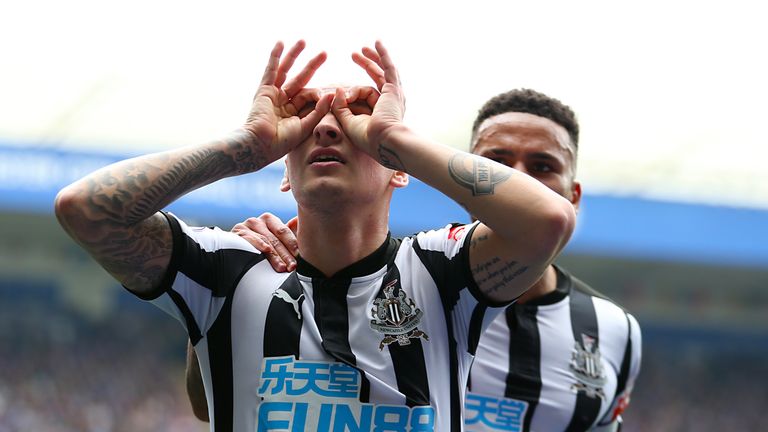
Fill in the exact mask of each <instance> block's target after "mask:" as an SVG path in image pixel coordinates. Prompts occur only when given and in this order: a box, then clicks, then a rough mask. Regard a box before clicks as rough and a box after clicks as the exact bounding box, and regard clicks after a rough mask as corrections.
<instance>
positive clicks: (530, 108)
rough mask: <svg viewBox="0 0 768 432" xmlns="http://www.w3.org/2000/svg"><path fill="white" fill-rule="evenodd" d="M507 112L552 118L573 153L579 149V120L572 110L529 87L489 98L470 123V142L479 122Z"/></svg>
mask: <svg viewBox="0 0 768 432" xmlns="http://www.w3.org/2000/svg"><path fill="white" fill-rule="evenodd" d="M507 112H521V113H528V114H533V115H537V116H539V117H544V118H548V119H550V120H552V121H553V122H555V123H557V124H559V125H560V126H562V127H563V128H564V129H565V130H566V131H567V132H568V136H570V138H571V145H573V150H574V154H575V152H576V151H578V149H579V122H578V121H577V120H576V114H574V112H573V110H572V109H571V108H570V107H569V106H568V105H565V104H564V103H562V102H560V101H559V100H558V99H555V98H552V97H549V96H547V95H545V94H544V93H539V92H537V91H536V90H531V89H515V90H510V91H508V92H505V93H501V94H498V95H496V96H494V97H492V98H491V99H489V100H488V101H487V102H486V103H485V104H484V105H483V106H482V108H480V110H479V111H478V113H477V118H475V122H474V124H473V125H472V142H473V143H474V138H475V134H477V129H478V128H479V127H480V124H481V123H483V122H484V121H485V120H486V119H488V118H490V117H493V116H496V115H499V114H504V113H507Z"/></svg>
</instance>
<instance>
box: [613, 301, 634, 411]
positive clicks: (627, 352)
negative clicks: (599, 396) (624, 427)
mask: <svg viewBox="0 0 768 432" xmlns="http://www.w3.org/2000/svg"><path fill="white" fill-rule="evenodd" d="M625 315H626V313H625ZM626 317H627V346H626V348H624V358H623V359H622V360H621V369H619V375H618V376H617V377H616V397H621V393H623V392H624V389H625V388H627V381H628V380H629V367H630V363H631V362H632V321H631V320H630V319H629V315H626Z"/></svg>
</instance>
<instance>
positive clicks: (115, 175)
mask: <svg viewBox="0 0 768 432" xmlns="http://www.w3.org/2000/svg"><path fill="white" fill-rule="evenodd" d="M303 49H304V42H303V41H299V42H298V43H297V44H296V45H294V46H293V47H292V48H291V49H290V50H289V51H288V53H287V54H286V56H285V58H283V59H282V61H281V56H282V51H283V45H282V43H280V42H278V43H277V44H276V45H275V47H274V49H273V50H272V53H271V56H270V59H269V62H268V64H267V68H266V70H265V72H264V76H263V78H262V81H261V85H260V86H259V89H258V91H257V93H256V96H255V97H254V99H253V105H252V107H251V112H250V115H249V117H248V120H247V121H246V123H245V125H244V126H243V128H242V129H241V130H239V131H237V132H235V133H233V134H231V135H230V136H229V137H227V138H225V139H223V140H219V141H216V142H213V143H210V144H206V145H202V146H196V147H188V148H183V149H180V150H174V151H169V152H163V153H156V154H150V155H146V156H141V157H137V158H134V159H129V160H125V161H122V162H118V163H115V164H113V165H110V166H107V167H105V168H102V169H100V170H98V171H96V172H94V173H92V174H90V175H88V176H86V177H85V178H83V179H81V180H78V181H76V182H75V183H73V184H71V185H69V186H67V187H66V188H64V189H62V191H61V192H59V194H58V196H57V197H56V203H55V210H56V217H57V218H58V219H59V222H60V223H61V225H62V226H63V227H64V229H65V230H66V231H67V233H69V235H70V236H72V237H73V238H74V239H75V241H77V242H78V243H79V244H80V245H81V246H82V247H83V248H84V249H85V250H86V251H88V253H90V254H91V256H93V257H94V259H96V261H97V262H99V264H101V265H102V266H103V267H104V268H105V269H106V270H107V271H108V272H109V273H110V274H112V275H113V276H114V277H115V278H116V279H117V280H118V281H120V282H121V283H122V284H123V285H125V286H126V287H127V288H129V289H131V290H132V291H134V292H136V293H137V294H145V293H148V292H150V291H151V290H152V288H154V287H155V286H157V284H158V283H159V282H160V280H161V278H162V277H163V275H164V273H165V270H166V269H167V267H168V265H169V262H170V255H171V250H172V247H171V233H170V227H169V226H168V223H167V221H166V220H165V218H164V217H163V216H162V215H161V214H159V213H158V211H159V210H160V209H162V208H163V207H165V206H166V205H168V204H170V203H171V202H173V201H174V200H176V199H177V198H179V197H181V196H183V195H184V194H186V193H188V192H190V191H192V190H195V189H197V188H199V187H202V186H205V185H207V184H209V183H212V182H214V181H216V180H219V179H222V178H225V177H229V176H234V175H240V174H245V173H249V172H253V171H257V170H259V169H261V168H262V167H264V166H266V165H267V164H269V163H270V162H272V161H275V160H277V159H279V158H280V157H282V156H283V155H284V154H286V153H287V152H288V151H290V150H291V149H292V148H293V147H295V146H296V145H298V144H299V143H300V142H301V141H302V140H303V139H305V138H306V137H307V136H308V135H309V133H310V132H311V131H312V129H313V128H314V127H315V125H316V124H317V123H318V122H319V121H320V119H321V118H322V117H323V116H324V115H325V114H326V113H327V112H328V110H329V109H330V99H329V98H328V97H324V98H322V99H320V100H318V95H317V92H313V91H311V90H307V89H304V86H305V85H306V84H307V83H308V82H309V80H310V78H311V77H312V75H313V74H314V72H315V71H316V70H317V68H319V67H320V65H321V64H322V63H323V62H324V61H325V53H320V54H318V55H317V56H315V57H314V58H313V59H312V60H310V61H309V63H308V64H307V65H306V66H305V67H304V69H302V70H301V72H300V73H299V74H298V75H297V76H296V77H294V78H293V79H292V80H290V81H289V82H287V83H286V82H285V79H286V75H287V72H288V70H289V69H290V67H291V66H292V65H293V62H294V61H295V60H296V58H297V57H298V55H299V54H300V53H301V51H302V50H303ZM314 102H316V104H315V107H314V109H313V110H312V111H311V112H310V113H309V114H307V115H306V116H304V117H303V118H299V117H298V116H297V113H298V112H299V110H301V109H302V108H303V107H304V105H306V104H311V103H314Z"/></svg>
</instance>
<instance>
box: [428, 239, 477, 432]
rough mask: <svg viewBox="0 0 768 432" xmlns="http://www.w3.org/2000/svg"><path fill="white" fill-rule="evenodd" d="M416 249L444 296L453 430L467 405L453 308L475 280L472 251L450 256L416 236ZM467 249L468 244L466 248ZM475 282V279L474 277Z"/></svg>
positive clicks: (460, 428)
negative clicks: (425, 246)
mask: <svg viewBox="0 0 768 432" xmlns="http://www.w3.org/2000/svg"><path fill="white" fill-rule="evenodd" d="M413 249H414V251H415V252H416V256H418V257H419V260H421V263H422V264H423V265H424V267H425V268H426V269H427V270H428V271H429V275H430V276H431V277H432V280H433V281H434V282H435V285H436V286H437V289H438V292H439V293H440V299H441V300H442V303H443V313H444V314H445V326H446V330H447V336H448V356H449V358H448V367H449V368H450V370H449V371H448V374H449V377H450V380H451V431H461V430H463V429H462V427H463V423H464V421H463V419H462V415H461V413H462V410H463V409H464V407H463V406H462V403H461V394H462V392H463V391H464V389H463V388H462V387H463V386H464V383H460V382H459V358H458V356H459V353H458V343H457V342H456V335H454V329H453V309H454V307H455V306H456V304H457V303H458V302H459V292H460V291H461V290H462V289H463V288H464V287H465V286H466V284H467V283H468V280H467V279H469V280H472V276H471V274H469V277H468V278H467V273H469V258H468V257H467V255H468V254H462V253H459V254H456V255H455V256H454V257H453V258H452V259H450V260H449V259H448V257H446V256H445V253H443V252H439V251H429V250H424V249H422V248H421V245H419V242H418V240H416V239H414V242H413ZM465 249H466V248H465ZM454 261H459V262H463V263H465V264H464V265H463V266H460V265H457V264H456V263H454ZM459 267H465V268H466V271H464V272H461V273H462V274H461V275H456V274H455V272H451V271H449V270H456V269H457V268H459ZM472 283H474V281H472Z"/></svg>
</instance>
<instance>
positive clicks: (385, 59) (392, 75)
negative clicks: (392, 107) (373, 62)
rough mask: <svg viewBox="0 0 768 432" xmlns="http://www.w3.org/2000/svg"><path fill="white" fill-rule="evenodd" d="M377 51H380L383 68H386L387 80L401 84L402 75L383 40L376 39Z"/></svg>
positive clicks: (385, 76)
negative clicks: (398, 71) (399, 73)
mask: <svg viewBox="0 0 768 432" xmlns="http://www.w3.org/2000/svg"><path fill="white" fill-rule="evenodd" d="M375 46H376V51H377V52H378V53H379V56H380V57H381V61H380V62H379V64H380V65H381V68H382V69H383V70H384V78H385V79H386V80H387V82H388V83H392V84H396V85H397V86H400V76H399V75H398V73H397V68H396V67H395V64H394V63H393V62H392V57H390V56H389V51H387V49H386V48H385V47H384V44H383V43H381V41H376V45H375Z"/></svg>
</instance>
